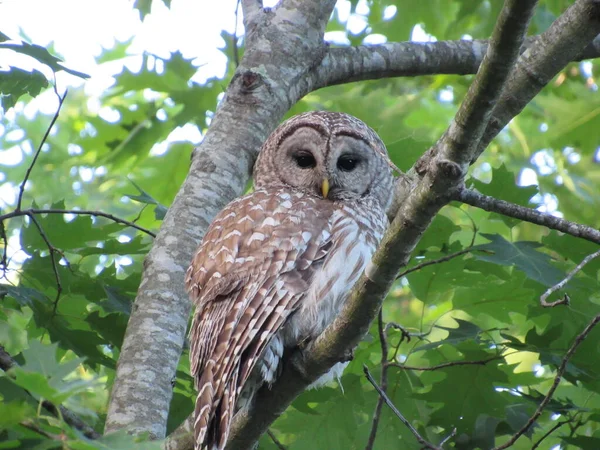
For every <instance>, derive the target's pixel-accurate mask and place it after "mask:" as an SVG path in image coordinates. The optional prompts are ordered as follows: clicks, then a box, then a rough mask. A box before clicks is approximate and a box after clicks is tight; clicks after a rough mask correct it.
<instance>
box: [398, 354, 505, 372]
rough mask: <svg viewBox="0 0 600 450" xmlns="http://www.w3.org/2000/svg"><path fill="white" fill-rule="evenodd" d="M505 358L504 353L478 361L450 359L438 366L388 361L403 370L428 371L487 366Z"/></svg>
mask: <svg viewBox="0 0 600 450" xmlns="http://www.w3.org/2000/svg"><path fill="white" fill-rule="evenodd" d="M503 358H504V356H503V355H497V356H493V357H491V358H488V359H481V360H477V361H450V362H446V363H443V364H438V365H437V366H431V367H415V366H407V365H405V364H400V363H397V362H388V363H387V365H388V366H390V367H397V368H398V369H402V370H421V371H423V372H428V371H434V370H440V369H445V368H446V367H454V366H485V365H486V364H487V363H489V362H491V361H496V360H498V359H503Z"/></svg>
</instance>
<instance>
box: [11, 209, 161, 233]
mask: <svg viewBox="0 0 600 450" xmlns="http://www.w3.org/2000/svg"><path fill="white" fill-rule="evenodd" d="M36 214H73V215H75V216H93V217H104V218H105V219H109V220H112V221H113V222H115V223H119V224H121V225H125V226H128V227H131V228H135V229H136V230H139V231H141V232H142V233H146V234H147V235H149V236H152V237H156V234H154V233H153V232H152V231H150V230H148V229H146V228H144V227H141V226H139V225H137V224H136V223H135V222H131V221H129V220H125V219H121V218H120V217H117V216H115V215H113V214H108V213H104V212H102V211H92V210H88V209H52V208H47V209H40V208H29V209H21V210H18V209H17V210H15V211H11V212H9V213H6V214H2V215H0V222H3V221H5V220H7V219H11V218H13V217H19V216H29V217H31V216H34V215H36Z"/></svg>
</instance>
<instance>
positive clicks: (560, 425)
mask: <svg viewBox="0 0 600 450" xmlns="http://www.w3.org/2000/svg"><path fill="white" fill-rule="evenodd" d="M569 422H570V421H569V420H563V421H561V422H558V423H557V424H556V425H554V426H553V427H552V428H550V429H549V430H548V431H547V432H546V433H544V435H543V436H542V437H541V438H539V440H538V441H537V442H536V443H535V444H533V445H532V447H531V450H535V449H536V448H538V447H539V446H540V444H541V443H542V441H543V440H544V439H546V438H547V437H548V436H550V435H551V434H552V433H554V432H555V431H556V430H558V429H559V428H560V427H562V426H563V425H566V424H568V423H569Z"/></svg>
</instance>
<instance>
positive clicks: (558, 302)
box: [540, 250, 600, 308]
mask: <svg viewBox="0 0 600 450" xmlns="http://www.w3.org/2000/svg"><path fill="white" fill-rule="evenodd" d="M598 256H600V250H598V251H597V252H594V253H592V254H591V255H588V256H586V257H585V258H584V259H583V261H581V262H580V263H579V264H577V266H576V267H575V268H574V269H573V270H571V271H570V272H569V274H568V275H567V276H566V277H565V279H564V280H562V281H561V282H560V283H557V284H555V285H554V286H552V287H551V288H549V289H548V290H547V291H546V292H544V293H543V294H542V296H541V297H540V303H541V305H542V306H544V307H546V308H548V307H550V308H551V307H553V306H557V305H566V304H569V297H568V296H567V295H566V294H565V296H564V297H563V298H562V299H560V300H556V301H554V302H550V303H548V302H547V301H546V300H547V299H548V297H549V296H550V295H552V294H553V293H554V292H556V291H558V290H559V289H562V288H563V287H564V286H565V285H566V284H567V283H568V282H569V281H571V279H572V278H573V277H574V276H575V275H576V274H577V272H579V271H580V270H581V269H583V268H584V267H585V265H586V264H587V263H589V262H590V261H591V260H592V259H594V258H597V257H598Z"/></svg>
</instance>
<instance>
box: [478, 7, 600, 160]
mask: <svg viewBox="0 0 600 450" xmlns="http://www.w3.org/2000/svg"><path fill="white" fill-rule="evenodd" d="M598 34H600V2H597V1H593V0H577V1H576V2H575V3H574V4H573V5H571V6H570V7H569V8H568V9H567V10H566V11H565V12H564V13H563V14H562V15H561V16H560V17H558V18H557V19H556V20H555V21H554V22H553V23H552V25H551V26H550V28H548V30H546V31H545V32H544V33H542V35H541V36H540V39H539V41H538V42H537V43H536V45H535V46H534V47H531V48H530V49H528V50H527V51H526V52H524V53H523V54H522V55H521V57H520V58H519V60H518V61H517V65H516V67H515V70H514V72H513V73H512V74H511V76H510V79H509V80H508V82H507V84H506V87H505V89H504V92H503V93H502V95H501V97H500V98H499V99H498V102H497V104H496V107H495V108H494V114H493V116H492V119H491V120H490V123H489V124H488V126H487V128H486V130H485V133H484V136H483V139H482V140H481V142H479V147H478V149H477V153H476V155H475V156H476V157H477V156H479V155H480V154H481V153H482V152H483V151H484V150H485V149H486V148H487V146H488V145H489V143H490V142H491V141H492V139H494V137H496V135H497V134H498V133H499V132H500V130H502V129H503V128H504V127H505V126H506V124H508V122H509V121H510V120H511V119H512V118H513V117H514V116H516V115H517V114H519V113H520V112H521V111H522V110H523V108H524V107H525V106H526V105H527V104H528V103H529V102H530V101H531V100H532V99H533V97H535V96H536V95H537V93H538V92H539V91H540V90H541V89H542V88H543V87H544V86H546V84H548V83H549V82H550V80H552V78H554V76H555V75H556V74H557V73H558V72H560V71H561V70H562V69H563V68H564V67H565V66H566V65H567V64H568V63H569V62H570V61H572V60H573V59H575V58H576V57H577V56H578V55H581V54H582V53H583V51H584V50H585V49H586V48H587V47H588V46H589V45H590V43H592V42H596V41H595V40H594V39H595V38H596V37H597V36H598ZM473 161H474V160H473Z"/></svg>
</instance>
